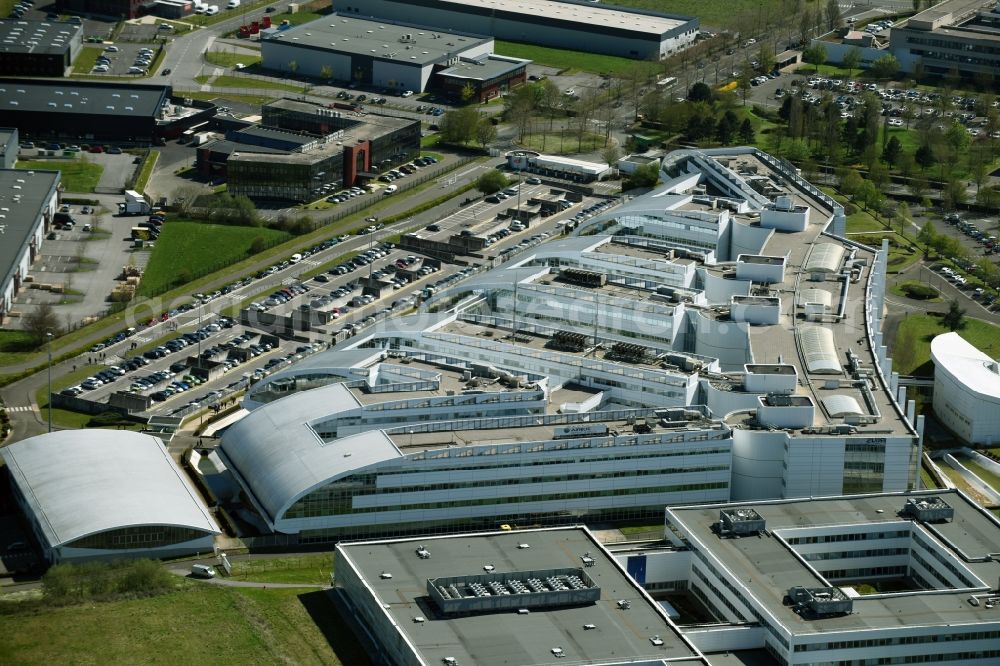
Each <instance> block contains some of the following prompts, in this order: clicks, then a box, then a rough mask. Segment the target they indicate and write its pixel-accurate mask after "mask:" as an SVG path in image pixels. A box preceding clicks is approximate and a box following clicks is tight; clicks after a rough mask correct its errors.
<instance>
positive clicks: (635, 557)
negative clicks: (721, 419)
mask: <svg viewBox="0 0 1000 666" xmlns="http://www.w3.org/2000/svg"><path fill="white" fill-rule="evenodd" d="M665 537H666V541H667V542H668V543H669V544H670V546H669V547H668V548H664V549H658V550H657V549H652V550H647V551H645V552H639V551H634V552H633V553H630V554H622V555H620V556H619V557H620V559H621V560H623V562H622V563H623V564H624V565H625V566H626V568H627V570H628V571H629V572H630V573H632V574H633V576H634V577H636V578H637V579H638V580H639V582H640V583H641V584H643V585H644V586H645V587H646V588H647V589H649V590H664V591H675V592H684V593H688V594H690V595H693V596H694V598H695V599H697V602H698V603H699V604H700V605H702V606H703V607H704V611H705V613H706V614H707V615H708V617H710V618H711V619H712V621H703V622H701V623H700V624H698V625H697V626H696V625H694V624H693V623H691V624H690V625H689V626H681V627H680V631H681V634H682V636H684V637H685V638H686V639H687V640H689V641H691V643H692V644H693V645H695V646H696V647H697V648H699V649H700V650H702V652H703V653H705V654H707V655H708V658H709V660H710V661H713V662H714V660H715V658H716V657H715V655H719V658H720V659H722V658H723V655H724V654H740V651H743V650H747V651H749V650H760V649H765V650H766V651H767V652H768V653H770V655H771V657H773V662H772V663H777V664H785V665H788V666H799V665H802V666H806V665H815V664H844V665H847V664H851V665H854V664H917V663H920V664H947V665H949V666H975V665H982V666H986V665H987V664H991V665H992V664H997V663H1000V613H998V612H997V610H998V609H997V606H998V605H1000V588H998V584H997V581H998V580H1000V562H998V561H997V558H996V550H997V544H1000V522H998V521H997V519H996V517H994V516H992V515H991V514H990V513H989V512H988V511H986V510H985V509H983V508H981V507H979V506H978V505H976V504H975V502H973V501H972V500H971V499H969V498H968V497H967V496H965V495H964V494H962V493H961V492H959V491H955V490H950V491H949V490H944V491H933V492H913V493H898V494H871V495H859V496H839V497H819V498H811V499H802V500H791V501H788V500H784V501H775V502H750V503H739V504H729V505H724V506H719V505H715V506H704V505H703V506H690V507H674V508H667V510H666V529H665ZM666 594H668V595H669V592H667V593H666ZM768 661H770V660H768ZM720 663H727V664H728V663H748V662H733V661H722V662H720ZM752 663H766V662H763V661H762V662H752Z"/></svg>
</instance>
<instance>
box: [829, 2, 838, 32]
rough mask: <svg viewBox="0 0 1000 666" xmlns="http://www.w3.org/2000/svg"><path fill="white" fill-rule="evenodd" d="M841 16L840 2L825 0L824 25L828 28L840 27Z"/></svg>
mask: <svg viewBox="0 0 1000 666" xmlns="http://www.w3.org/2000/svg"><path fill="white" fill-rule="evenodd" d="M841 21H842V18H841V15H840V3H839V2H838V1H837V0H827V2H826V27H827V29H829V30H836V29H837V28H839V27H840V24H841Z"/></svg>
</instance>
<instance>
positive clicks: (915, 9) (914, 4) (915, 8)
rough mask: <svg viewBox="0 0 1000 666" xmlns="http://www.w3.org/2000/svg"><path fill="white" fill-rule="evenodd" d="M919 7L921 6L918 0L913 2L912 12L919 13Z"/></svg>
mask: <svg viewBox="0 0 1000 666" xmlns="http://www.w3.org/2000/svg"><path fill="white" fill-rule="evenodd" d="M920 5H921V2H920V0H913V11H914V12H919V11H920Z"/></svg>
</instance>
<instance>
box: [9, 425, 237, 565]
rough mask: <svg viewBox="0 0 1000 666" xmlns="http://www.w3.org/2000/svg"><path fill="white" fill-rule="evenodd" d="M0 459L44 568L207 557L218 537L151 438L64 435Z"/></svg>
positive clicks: (15, 448)
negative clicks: (74, 562)
mask: <svg viewBox="0 0 1000 666" xmlns="http://www.w3.org/2000/svg"><path fill="white" fill-rule="evenodd" d="M0 454H2V455H3V458H4V462H5V463H6V464H7V468H8V470H10V475H11V479H12V481H13V484H12V487H13V491H14V495H15V497H16V499H17V501H18V503H19V504H20V505H21V507H22V508H23V510H24V512H25V515H26V516H27V518H28V521H29V522H30V523H31V525H32V528H33V530H34V532H35V536H36V537H37V539H38V541H39V543H40V545H41V547H42V549H43V551H44V554H45V556H46V558H47V559H48V560H49V561H50V562H53V563H55V562H60V561H63V560H69V559H98V558H120V557H170V556H175V555H182V554H186V553H195V552H210V551H211V550H212V544H213V541H214V537H215V536H216V535H217V534H219V529H218V527H217V526H216V524H215V521H214V520H213V519H212V515H211V514H210V513H209V511H208V509H207V508H206V507H205V504H204V502H202V499H201V497H200V496H199V495H198V492H197V491H196V490H195V489H194V487H193V486H192V485H191V483H190V482H189V481H188V480H187V478H186V477H185V476H184V474H183V472H181V470H180V469H179V468H178V467H177V465H176V464H174V461H173V460H172V459H171V458H170V454H169V453H167V450H166V449H165V448H164V447H163V445H162V444H161V443H160V440H159V439H157V438H155V437H152V436H150V435H143V434H139V433H135V432H130V431H122V430H63V431H59V432H53V433H49V434H46V435H39V436H37V437H31V438H29V439H26V440H23V441H20V442H17V443H15V444H11V445H10V446H8V447H6V448H4V449H0ZM109 489H112V490H111V491H109Z"/></svg>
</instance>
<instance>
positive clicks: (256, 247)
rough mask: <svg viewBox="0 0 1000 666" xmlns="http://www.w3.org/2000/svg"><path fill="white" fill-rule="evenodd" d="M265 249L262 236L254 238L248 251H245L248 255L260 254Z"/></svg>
mask: <svg viewBox="0 0 1000 666" xmlns="http://www.w3.org/2000/svg"><path fill="white" fill-rule="evenodd" d="M266 249H267V241H265V240H264V237H263V236H254V239H253V240H252V241H250V249H249V250H248V251H247V252H248V253H249V254H260V253H261V252H263V251H264V250H266Z"/></svg>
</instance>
